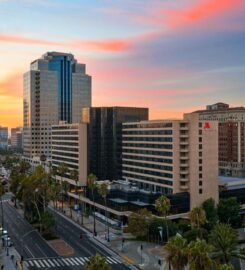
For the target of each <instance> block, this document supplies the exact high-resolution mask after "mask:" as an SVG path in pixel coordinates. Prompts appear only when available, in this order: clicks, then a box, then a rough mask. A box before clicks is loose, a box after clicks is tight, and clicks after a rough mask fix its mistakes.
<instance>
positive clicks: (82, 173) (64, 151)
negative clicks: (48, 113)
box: [51, 122, 87, 186]
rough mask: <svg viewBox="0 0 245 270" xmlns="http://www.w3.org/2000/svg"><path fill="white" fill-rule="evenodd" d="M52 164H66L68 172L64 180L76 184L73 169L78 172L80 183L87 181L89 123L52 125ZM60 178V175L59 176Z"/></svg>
mask: <svg viewBox="0 0 245 270" xmlns="http://www.w3.org/2000/svg"><path fill="white" fill-rule="evenodd" d="M51 137H52V155H51V160H52V166H53V167H56V168H58V167H59V165H60V163H64V164H66V166H67V167H68V172H67V174H66V175H65V177H63V180H66V181H68V182H69V183H70V184H71V185H73V186H75V185H76V182H75V180H74V179H72V178H71V175H70V173H71V171H72V170H76V171H77V172H78V185H79V186H85V185H86V183H87V125H86V124H82V123H80V124H67V123H65V122H60V124H59V125H53V126H52V135H51ZM58 179H60V177H59V176H58Z"/></svg>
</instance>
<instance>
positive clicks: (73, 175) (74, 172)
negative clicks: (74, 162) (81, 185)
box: [70, 169, 79, 203]
mask: <svg viewBox="0 0 245 270" xmlns="http://www.w3.org/2000/svg"><path fill="white" fill-rule="evenodd" d="M70 177H71V179H72V180H74V181H75V183H76V186H75V193H76V195H77V183H78V180H79V179H78V178H79V173H78V170H76V169H74V170H72V171H71V173H70ZM76 203H77V199H76Z"/></svg>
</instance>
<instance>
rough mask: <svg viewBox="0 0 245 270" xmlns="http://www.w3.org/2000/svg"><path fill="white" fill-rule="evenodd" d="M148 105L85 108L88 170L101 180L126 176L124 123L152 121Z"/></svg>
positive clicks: (83, 118) (83, 113)
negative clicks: (123, 145) (123, 138)
mask: <svg viewBox="0 0 245 270" xmlns="http://www.w3.org/2000/svg"><path fill="white" fill-rule="evenodd" d="M148 114H149V110H148V108H134V107H93V108H85V109H83V110H82V122H84V123H88V124H89V126H88V173H93V174H95V175H96V176H97V177H98V179H100V180H105V179H107V180H115V179H121V177H122V132H121V131H122V123H123V122H131V121H141V120H148Z"/></svg>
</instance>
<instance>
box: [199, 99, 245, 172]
mask: <svg viewBox="0 0 245 270" xmlns="http://www.w3.org/2000/svg"><path fill="white" fill-rule="evenodd" d="M196 113H198V114H199V118H200V120H203V121H205V120H208V121H210V120H216V121H218V122H219V175H221V176H232V177H245V108H244V107H230V106H229V104H225V103H221V102H219V103H216V104H213V105H207V107H206V110H199V111H196Z"/></svg>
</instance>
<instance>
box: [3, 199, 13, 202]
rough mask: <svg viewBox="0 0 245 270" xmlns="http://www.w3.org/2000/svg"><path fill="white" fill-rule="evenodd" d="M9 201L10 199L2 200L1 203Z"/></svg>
mask: <svg viewBox="0 0 245 270" xmlns="http://www.w3.org/2000/svg"><path fill="white" fill-rule="evenodd" d="M10 201H11V200H10V199H5V200H2V202H3V203H5V202H10Z"/></svg>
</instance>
